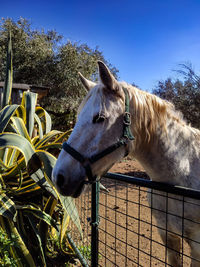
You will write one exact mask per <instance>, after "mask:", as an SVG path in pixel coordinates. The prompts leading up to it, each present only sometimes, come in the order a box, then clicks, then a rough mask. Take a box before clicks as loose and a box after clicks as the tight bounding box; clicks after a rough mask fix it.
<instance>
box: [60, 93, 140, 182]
mask: <svg viewBox="0 0 200 267" xmlns="http://www.w3.org/2000/svg"><path fill="white" fill-rule="evenodd" d="M123 91H124V94H125V113H124V120H123V134H122V137H121V138H120V140H119V141H118V142H116V143H114V144H113V145H111V146H109V147H107V148H106V149H104V150H103V151H101V152H99V153H97V154H95V155H93V156H91V157H90V158H86V157H84V156H83V155H81V154H80V153H79V152H78V151H77V150H75V149H74V148H73V147H71V146H70V145H69V144H67V142H64V143H63V146H62V148H63V149H64V150H65V151H66V152H67V153H69V154H70V155H71V156H72V157H73V158H75V159H76V160H77V161H79V162H80V163H81V164H82V166H83V167H84V168H85V172H86V175H87V177H88V180H89V183H92V182H95V181H96V177H95V176H94V175H93V174H92V169H91V164H93V163H95V162H96V161H98V160H100V159H101V158H103V157H105V156H106V155H108V154H110V153H112V152H113V151H115V150H116V149H118V148H119V147H121V146H126V145H127V144H128V141H132V140H134V139H135V138H134V136H133V135H132V133H131V129H130V125H131V115H130V111H129V110H130V107H129V95H128V90H127V89H126V88H123ZM127 152H128V151H126V154H125V156H126V155H127V154H128V153H127Z"/></svg>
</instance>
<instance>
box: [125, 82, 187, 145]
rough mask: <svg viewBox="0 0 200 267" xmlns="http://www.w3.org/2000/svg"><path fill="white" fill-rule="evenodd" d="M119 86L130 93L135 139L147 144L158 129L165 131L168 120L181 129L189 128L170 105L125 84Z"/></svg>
mask: <svg viewBox="0 0 200 267" xmlns="http://www.w3.org/2000/svg"><path fill="white" fill-rule="evenodd" d="M121 85H122V86H126V87H127V88H128V90H129V91H130V92H132V94H131V95H132V99H131V104H132V105H133V110H134V114H133V120H134V123H133V124H134V134H135V136H136V137H137V139H139V140H141V141H147V143H149V142H150V140H151V138H152V137H153V136H155V133H156V131H158V128H159V130H161V129H162V130H164V131H166V127H167V121H168V119H171V120H173V121H176V122H177V123H178V124H179V125H181V126H183V127H190V126H189V125H187V123H186V121H185V120H184V119H183V115H182V113H181V112H180V111H177V110H176V109H175V107H174V105H173V104H172V103H170V102H168V101H166V100H163V99H161V98H160V97H158V96H156V95H153V94H150V93H148V92H145V91H142V90H140V89H138V88H136V87H134V86H132V85H129V84H127V83H125V82H122V83H121ZM139 140H138V141H139Z"/></svg>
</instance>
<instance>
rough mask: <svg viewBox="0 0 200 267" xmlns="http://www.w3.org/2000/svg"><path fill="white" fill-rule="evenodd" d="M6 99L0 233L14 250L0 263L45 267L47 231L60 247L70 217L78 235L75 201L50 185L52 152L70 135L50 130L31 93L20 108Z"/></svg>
mask: <svg viewBox="0 0 200 267" xmlns="http://www.w3.org/2000/svg"><path fill="white" fill-rule="evenodd" d="M8 60H12V57H10V58H9V59H8ZM8 65H9V64H8ZM10 66H11V65H10ZM8 73H9V72H7V75H8ZM10 73H12V71H11V72H10ZM11 80H12V79H11ZM6 81H7V83H9V82H10V79H9V77H7V79H6ZM8 88H9V90H10V88H12V86H11V87H10V86H8V84H5V87H4V94H7V90H8ZM10 95H11V93H9V98H8V99H7V101H6V103H5V104H6V105H5V107H4V108H3V109H2V110H1V111H0V119H1V120H0V227H1V228H0V229H3V232H4V233H5V234H6V236H7V237H8V240H12V238H13V236H15V237H16V239H15V243H16V246H12V247H11V246H10V248H9V250H7V252H5V254H2V253H1V254H0V260H1V261H2V262H3V261H8V260H9V259H10V260H13V264H14V262H17V266H47V260H48V258H49V257H51V255H52V253H49V252H51V249H50V241H49V240H50V239H51V235H50V234H49V233H51V232H52V229H55V231H57V232H58V233H57V235H58V236H59V240H60V244H62V242H63V240H64V236H65V232H66V229H67V226H68V221H69V218H70V219H71V220H73V221H74V222H75V224H76V226H77V227H78V229H79V231H80V233H81V227H80V221H79V216H78V212H77V209H76V206H75V203H74V200H73V199H72V198H70V197H65V198H64V197H62V196H61V195H59V193H58V192H57V190H56V188H55V187H54V186H53V184H52V183H51V173H52V169H53V167H54V165H55V162H56V158H55V156H54V155H53V154H52V153H51V152H53V153H56V151H58V150H59V149H60V148H61V145H62V142H63V139H66V138H67V137H68V135H69V133H70V131H68V132H65V133H62V132H60V131H55V130H51V118H50V116H49V114H48V113H47V112H46V111H45V110H44V109H43V108H41V107H38V106H36V103H37V95H36V94H34V93H31V92H25V93H24V94H23V98H22V102H21V105H8V103H9V102H10ZM0 234H1V233H0ZM0 238H2V237H0ZM8 242H10V241H8ZM5 244H7V243H5ZM4 247H5V246H4ZM60 249H61V250H62V248H60ZM13 266H14V265H13Z"/></svg>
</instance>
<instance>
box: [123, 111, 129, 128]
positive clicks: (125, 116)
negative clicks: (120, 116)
mask: <svg viewBox="0 0 200 267" xmlns="http://www.w3.org/2000/svg"><path fill="white" fill-rule="evenodd" d="M123 123H124V124H125V125H127V126H130V125H131V114H130V112H127V111H125V112H124V120H123Z"/></svg>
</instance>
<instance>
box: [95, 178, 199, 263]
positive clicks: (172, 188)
mask: <svg viewBox="0 0 200 267" xmlns="http://www.w3.org/2000/svg"><path fill="white" fill-rule="evenodd" d="M103 177H105V178H108V179H113V180H117V181H122V182H127V183H130V184H134V185H138V186H142V187H146V188H151V189H155V190H159V191H163V192H166V193H171V194H175V195H181V196H183V197H190V198H193V199H199V200H200V190H194V189H190V188H187V187H182V186H177V185H172V184H168V183H163V182H154V181H151V180H147V179H144V178H137V177H134V176H127V175H122V174H117V173H107V174H105V175H104V176H103ZM91 201H92V207H91V218H92V219H91V227H92V236H91V253H92V254H91V267H96V266H98V255H99V250H98V243H99V240H98V237H99V229H98V225H99V180H98V181H96V182H94V183H93V184H92V197H91Z"/></svg>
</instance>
